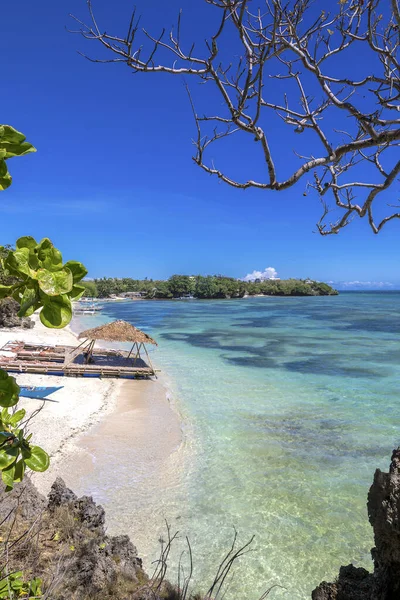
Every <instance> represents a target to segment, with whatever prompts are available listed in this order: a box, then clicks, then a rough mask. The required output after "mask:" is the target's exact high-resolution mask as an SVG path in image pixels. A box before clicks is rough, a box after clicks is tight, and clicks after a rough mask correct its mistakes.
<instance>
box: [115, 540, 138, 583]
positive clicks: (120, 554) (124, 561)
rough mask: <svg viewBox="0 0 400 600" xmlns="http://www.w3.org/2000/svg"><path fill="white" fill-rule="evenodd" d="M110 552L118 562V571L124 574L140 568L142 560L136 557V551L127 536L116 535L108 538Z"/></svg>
mask: <svg viewBox="0 0 400 600" xmlns="http://www.w3.org/2000/svg"><path fill="white" fill-rule="evenodd" d="M110 550H111V554H112V556H114V557H115V558H116V559H117V560H118V564H119V568H120V570H121V571H123V572H124V573H125V574H129V573H131V572H132V570H134V569H137V568H138V567H139V568H141V567H142V559H141V558H139V557H138V553H137V549H136V547H135V546H134V545H133V544H132V542H131V540H130V539H129V536H127V535H117V536H115V537H112V538H110Z"/></svg>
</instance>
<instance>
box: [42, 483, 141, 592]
mask: <svg viewBox="0 0 400 600" xmlns="http://www.w3.org/2000/svg"><path fill="white" fill-rule="evenodd" d="M47 510H48V512H49V514H50V515H51V517H52V521H53V524H55V525H56V526H57V523H59V526H60V527H61V528H62V526H63V524H62V521H63V520H64V519H67V521H69V523H70V524H71V526H70V527H69V529H68V543H69V544H70V548H71V547H72V548H73V551H72V554H71V555H70V556H69V557H68V558H67V560H66V561H65V572H66V574H67V577H66V580H65V582H64V584H63V586H62V587H63V588H64V589H65V591H67V590H68V592H69V593H71V592H72V593H75V595H76V596H77V597H78V598H80V597H88V598H96V597H97V595H98V594H102V593H104V592H105V590H108V591H111V589H112V588H114V587H117V586H118V585H121V586H122V585H123V586H125V588H126V587H127V584H130V585H128V587H131V588H134V587H135V585H137V584H138V583H139V581H144V580H145V579H146V576H145V574H144V572H143V570H142V561H141V559H140V558H139V557H138V554H137V550H136V548H135V546H134V545H133V544H132V542H131V541H130V539H129V537H128V536H126V535H120V536H115V537H109V536H107V535H106V532H105V512H104V509H103V507H102V506H99V505H97V504H96V503H95V502H94V501H93V498H92V497H91V496H82V497H81V498H78V497H77V496H76V495H75V494H74V493H73V492H72V491H71V490H70V489H68V488H67V487H66V485H65V483H64V481H63V480H62V479H60V478H59V477H58V478H57V479H56V481H55V482H54V484H53V486H52V488H51V491H50V493H49V501H48V506H47ZM60 521H61V522H60ZM64 524H65V521H64ZM60 597H64V596H60Z"/></svg>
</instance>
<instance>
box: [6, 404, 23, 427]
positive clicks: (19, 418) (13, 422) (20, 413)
mask: <svg viewBox="0 0 400 600" xmlns="http://www.w3.org/2000/svg"><path fill="white" fill-rule="evenodd" d="M25 415H26V410H25V409H24V408H20V410H17V412H15V413H14V414H13V415H12V416H11V417H10V419H9V421H8V422H9V423H10V425H12V427H15V426H16V425H17V423H19V422H20V421H22V419H23V418H24V416H25Z"/></svg>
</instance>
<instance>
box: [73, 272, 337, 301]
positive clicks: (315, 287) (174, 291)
mask: <svg viewBox="0 0 400 600" xmlns="http://www.w3.org/2000/svg"><path fill="white" fill-rule="evenodd" d="M88 284H93V285H94V286H95V289H96V291H97V293H98V295H99V296H100V297H101V298H106V297H108V296H110V295H111V294H123V293H125V292H141V293H142V295H143V297H145V298H157V299H170V298H181V297H185V296H191V295H193V296H194V297H195V298H202V299H213V298H242V297H243V296H245V295H246V294H247V295H249V296H254V295H266V296H326V295H334V294H337V292H336V290H334V289H333V288H331V287H330V286H329V285H328V284H326V283H320V282H318V281H311V280H308V279H307V280H302V279H286V280H280V279H271V280H267V281H257V282H251V281H246V282H245V281H240V280H238V279H233V278H232V277H224V276H223V275H207V276H206V277H203V276H201V275H197V276H188V275H173V276H172V277H170V278H169V279H168V280H167V281H153V280H152V279H144V280H139V279H130V278H124V279H116V278H103V279H95V280H94V281H93V282H83V285H85V286H86V285H88ZM87 295H88V296H92V295H93V296H94V295H95V294H94V293H93V294H92V293H88V294H87Z"/></svg>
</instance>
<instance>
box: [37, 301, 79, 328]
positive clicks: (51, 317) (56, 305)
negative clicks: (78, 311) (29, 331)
mask: <svg viewBox="0 0 400 600" xmlns="http://www.w3.org/2000/svg"><path fill="white" fill-rule="evenodd" d="M71 319H72V306H71V301H70V299H69V298H68V296H49V297H47V298H45V304H44V306H43V309H42V310H41V312H40V320H41V322H42V323H43V325H45V327H51V328H53V329H62V328H63V327H65V326H66V325H68V323H69V322H70V321H71Z"/></svg>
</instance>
